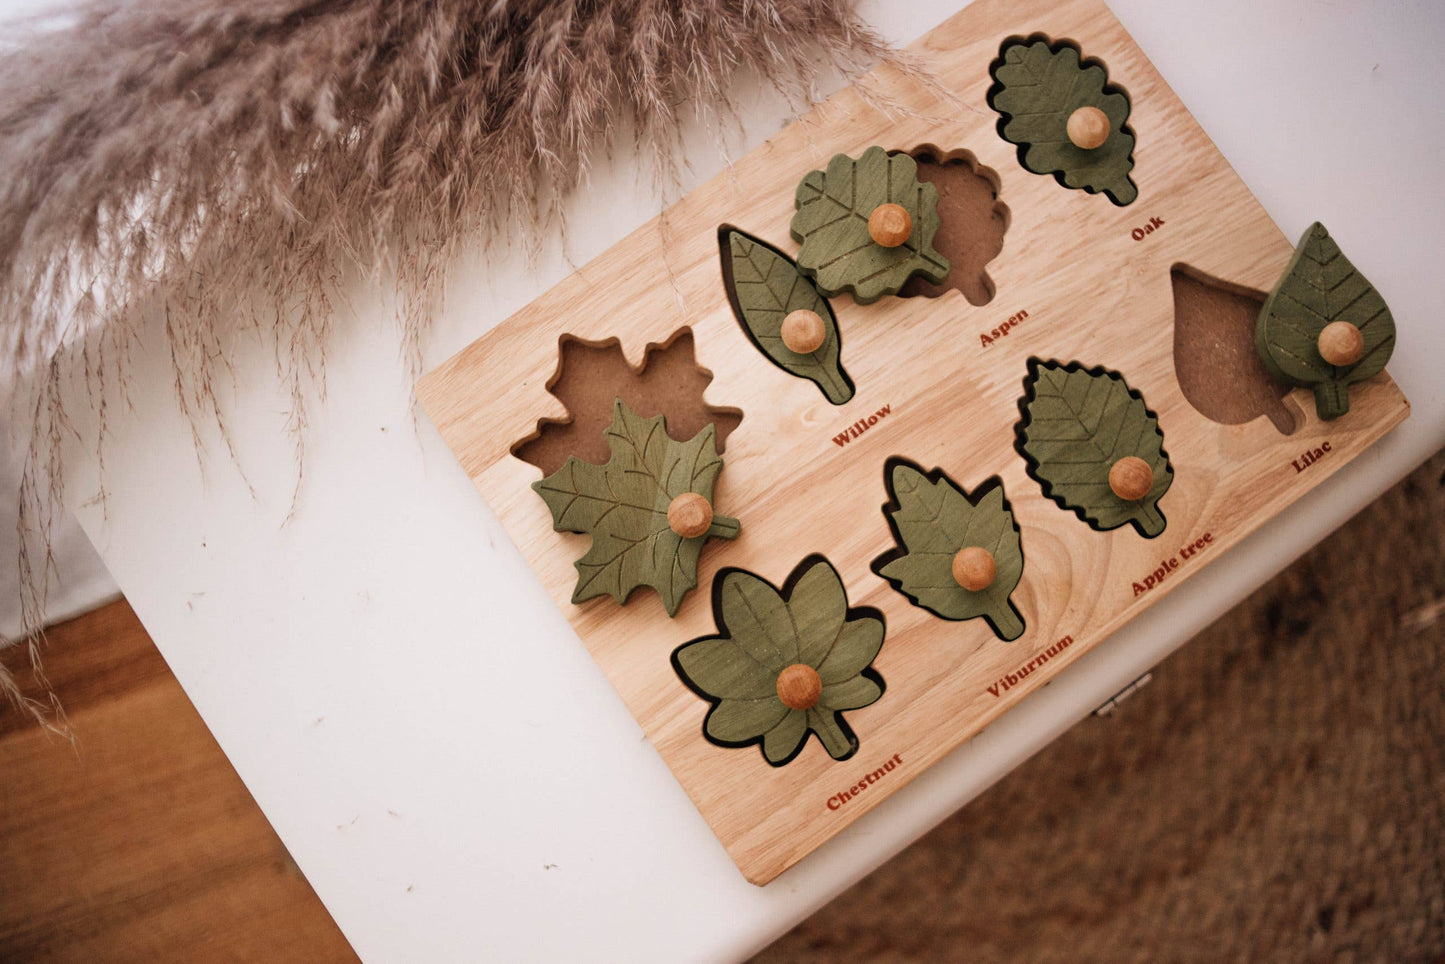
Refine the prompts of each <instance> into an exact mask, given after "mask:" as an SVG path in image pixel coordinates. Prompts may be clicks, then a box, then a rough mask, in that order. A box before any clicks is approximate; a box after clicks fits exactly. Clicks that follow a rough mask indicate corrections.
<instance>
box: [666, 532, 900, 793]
mask: <svg viewBox="0 0 1445 964" xmlns="http://www.w3.org/2000/svg"><path fill="white" fill-rule="evenodd" d="M712 604H713V615H714V617H715V618H716V620H717V628H718V633H717V635H715V636H704V637H702V638H700V639H694V640H692V641H691V642H688V643H684V644H683V645H682V646H679V647H678V648H677V649H676V650H675V651H674V652H673V654H672V665H673V668H674V669H676V670H677V674H678V676H680V677H681V678H682V681H683V682H684V683H686V684H687V686H688V687H689V688H690V689H692V691H693V692H695V693H697V694H698V695H699V696H701V697H702V698H703V699H705V700H707V701H708V702H710V703H712V704H713V706H712V709H711V710H709V711H708V714H707V718H706V719H705V720H704V722H703V735H704V736H706V737H707V739H708V740H709V741H710V742H712V743H715V744H717V745H719V746H726V747H741V746H750V745H752V744H754V743H756V744H759V745H760V746H761V747H762V751H763V757H764V759H766V760H767V761H768V762H769V763H771V764H772V765H773V766H782V765H783V764H785V763H788V762H789V761H791V760H792V759H793V758H794V757H796V756H797V755H798V754H799V753H800V752H802V749H803V746H804V744H806V743H807V741H808V734H809V733H810V732H811V733H816V734H817V736H818V740H819V742H821V743H822V744H823V748H824V749H825V750H827V751H828V755H829V756H831V757H833V759H835V760H844V759H847V758H848V757H850V756H852V755H853V754H854V753H855V752H857V750H858V740H857V738H856V737H855V736H854V734H853V731H852V729H850V728H849V726H848V724H847V722H846V721H845V720H844V719H843V712H844V711H845V710H854V709H859V708H861V707H864V706H868V705H870V704H872V703H875V702H877V701H878V699H879V697H881V696H882V695H883V678H882V677H881V676H879V675H878V673H877V672H875V671H874V670H872V669H871V668H870V667H871V664H872V662H873V660H874V658H875V657H877V655H878V651H879V650H880V649H881V648H882V647H883V614H882V613H881V612H879V611H878V610H876V609H870V608H866V607H864V608H858V609H849V608H848V596H847V593H846V592H845V591H844V589H843V580H842V579H840V578H839V577H838V571H837V570H836V569H834V568H833V565H832V563H830V562H829V561H828V560H827V559H825V558H823V557H822V556H819V555H813V556H809V557H808V558H806V559H804V560H803V561H802V562H800V563H799V564H798V566H797V567H796V568H795V569H794V570H793V572H792V574H791V575H789V576H788V578H787V580H786V581H785V582H784V583H783V587H782V589H781V590H779V589H778V588H776V587H774V586H773V585H772V584H771V583H769V582H767V581H766V580H764V579H761V578H759V577H758V576H755V575H753V574H752V573H750V572H748V571H746V570H743V569H723V570H721V571H720V572H719V573H718V574H717V576H716V578H715V579H714V580H713V587H712ZM800 675H801V676H802V677H803V678H804V679H809V678H811V680H812V682H813V684H814V685H815V689H814V691H813V692H812V694H811V703H809V701H808V700H802V701H799V700H798V699H797V698H796V697H797V692H796V690H790V688H789V687H788V685H787V683H788V681H789V679H790V678H791V679H793V680H796V678H797V677H798V676H800ZM780 679H781V680H782V681H781V682H780ZM785 697H787V699H785ZM802 703H809V705H806V706H804V705H801V704H802Z"/></svg>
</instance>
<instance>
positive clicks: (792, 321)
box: [782, 308, 828, 355]
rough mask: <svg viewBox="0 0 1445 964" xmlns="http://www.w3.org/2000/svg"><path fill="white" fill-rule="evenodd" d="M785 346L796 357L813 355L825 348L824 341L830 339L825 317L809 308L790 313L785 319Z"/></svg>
mask: <svg viewBox="0 0 1445 964" xmlns="http://www.w3.org/2000/svg"><path fill="white" fill-rule="evenodd" d="M782 335H783V344H784V345H787V346H788V351H790V352H792V353H793V354H795V355H811V354H812V353H813V352H815V351H817V350H818V349H819V348H822V347H823V340H824V339H825V338H827V337H828V329H827V327H826V326H824V324H823V316H822V315H820V314H818V313H817V312H816V311H809V310H808V309H807V308H799V309H798V310H797V311H790V312H788V316H787V317H786V318H784V319H783V331H782Z"/></svg>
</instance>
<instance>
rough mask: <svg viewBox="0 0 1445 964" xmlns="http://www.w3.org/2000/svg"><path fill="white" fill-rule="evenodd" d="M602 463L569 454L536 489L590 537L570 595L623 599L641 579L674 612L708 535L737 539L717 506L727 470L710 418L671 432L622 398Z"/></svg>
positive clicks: (564, 524) (561, 527) (566, 522)
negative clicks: (681, 435)
mask: <svg viewBox="0 0 1445 964" xmlns="http://www.w3.org/2000/svg"><path fill="white" fill-rule="evenodd" d="M606 436H607V447H608V449H609V451H610V452H611V458H609V459H608V461H607V463H606V464H605V465H595V464H593V463H591V462H583V461H582V460H581V459H578V458H577V457H576V456H572V457H570V458H568V459H567V461H566V462H565V463H563V465H562V467H561V468H560V469H558V470H557V471H556V472H553V473H552V474H551V475H549V476H547V477H546V478H544V479H542V480H540V481H538V482H534V483H533V484H532V488H533V489H535V490H536V491H537V494H538V495H540V496H541V497H542V501H544V502H546V503H547V508H548V509H549V510H551V513H552V524H553V528H554V529H556V530H557V531H558V532H578V533H586V534H589V535H591V536H592V546H591V548H590V549H588V550H587V553H586V555H584V556H583V557H582V558H581V559H578V560H577V588H576V590H575V591H574V592H573V593H572V601H573V602H574V603H580V602H585V601H586V600H588V599H592V598H593V597H595V596H604V595H607V596H611V597H612V598H614V599H616V600H617V601H618V602H619V603H625V602H626V601H627V598H628V597H629V596H630V595H631V594H632V592H633V590H635V589H636V588H637V587H639V586H651V587H652V588H654V589H656V590H657V593H658V595H659V596H661V597H662V604H663V606H664V607H665V608H666V609H667V614H668V615H669V616H673V615H676V613H677V610H678V607H679V606H680V605H681V604H682V597H683V596H684V595H686V593H687V592H688V590H690V589H692V588H693V587H694V586H696V585H697V561H698V556H699V554H700V553H701V552H702V544H703V542H704V540H706V539H707V538H708V537H715V538H719V539H736V538H737V536H738V531H739V524H738V520H736V519H732V518H729V517H727V516H723V515H715V514H714V513H713V510H712V493H713V485H714V484H715V483H716V481H717V476H718V472H720V471H721V470H722V465H723V462H722V459H721V458H720V457H719V456H718V454H717V445H716V443H715V438H714V429H713V427H712V426H711V425H709V426H707V427H706V428H704V429H703V430H702V431H701V432H699V433H698V434H696V435H694V436H693V437H692V438H690V439H688V440H687V441H685V442H679V441H676V440H674V439H672V438H671V437H669V436H668V434H667V425H666V422H665V421H664V419H663V417H662V416H661V415H658V416H654V417H653V418H642V417H641V416H638V415H636V414H635V413H634V412H633V411H632V409H630V408H628V407H627V404H626V403H625V402H623V401H622V400H621V399H617V400H616V402H615V403H614V408H613V416H612V424H611V425H610V426H609V427H608V428H607V431H606Z"/></svg>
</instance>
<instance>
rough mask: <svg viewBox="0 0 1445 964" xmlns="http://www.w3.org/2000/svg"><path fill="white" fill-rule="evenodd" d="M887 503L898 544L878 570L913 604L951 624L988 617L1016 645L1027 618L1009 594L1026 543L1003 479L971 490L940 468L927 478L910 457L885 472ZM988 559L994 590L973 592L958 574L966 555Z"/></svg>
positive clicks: (893, 461) (1021, 566)
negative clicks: (968, 552) (978, 554)
mask: <svg viewBox="0 0 1445 964" xmlns="http://www.w3.org/2000/svg"><path fill="white" fill-rule="evenodd" d="M883 480H884V485H885V487H886V488H887V490H888V496H889V501H888V502H887V503H885V504H884V506H883V513H884V515H885V516H886V517H887V518H888V526H889V528H890V529H891V530H892V532H893V537H894V539H895V540H896V541H897V546H896V547H895V548H893V549H891V550H889V551H888V552H885V553H884V554H883V555H881V556H879V557H878V558H877V559H875V560H874V561H873V566H872V568H873V571H874V572H875V573H877V574H878V575H879V576H881V577H883V578H884V579H886V580H888V583H889V584H890V585H891V586H893V588H894V589H896V590H898V591H899V592H901V593H903V594H904V595H905V596H907V597H908V599H909V600H910V601H911V602H912V603H913V604H914V605H915V606H921V607H923V608H924V609H927V610H928V611H930V612H932V613H933V614H934V615H936V616H939V617H941V618H943V619H949V620H958V621H961V620H965V619H976V618H978V617H980V616H981V617H983V618H984V620H986V621H987V622H988V624H989V627H990V628H991V629H992V630H993V631H994V633H995V634H996V635H997V636H998V637H999V638H1000V639H1003V640H1014V639H1018V638H1019V637H1020V636H1022V635H1023V632H1024V620H1023V617H1022V615H1020V613H1019V611H1018V607H1016V606H1015V605H1014V604H1013V601H1012V600H1011V599H1009V594H1010V593H1012V592H1013V591H1014V588H1015V587H1016V586H1018V584H1019V580H1020V579H1021V578H1022V577H1023V572H1024V554H1023V542H1022V538H1021V536H1020V531H1019V526H1018V523H1017V522H1016V521H1014V516H1013V510H1012V508H1011V507H1010V506H1009V504H1008V501H1007V499H1006V498H1005V497H1004V490H1003V481H1002V480H1001V479H999V478H998V477H997V476H995V477H994V478H992V479H990V480H988V481H987V482H985V483H984V484H983V485H981V486H979V487H978V488H977V489H976V490H974V492H973V493H968V492H965V491H964V490H963V489H962V488H960V487H959V486H958V484H957V483H955V482H954V481H953V480H952V479H951V478H949V477H948V475H947V474H946V473H944V471H943V470H942V469H937V468H936V469H934V470H933V471H931V472H925V471H924V470H923V468H922V467H921V466H919V465H917V464H916V463H914V462H911V461H909V460H908V459H904V458H898V457H894V458H890V459H889V460H888V461H887V463H885V465H884V466H883ZM979 549H982V550H983V551H985V552H986V553H987V554H988V558H989V560H990V562H991V564H992V565H993V566H994V567H995V571H994V573H993V575H992V578H991V579H990V580H989V581H988V584H987V585H985V586H982V587H981V588H978V589H975V590H970V589H967V588H965V587H964V586H963V585H962V584H961V583H960V582H959V580H958V579H957V578H956V577H955V575H954V560H955V559H956V558H957V557H958V555H959V553H960V552H962V551H964V550H971V551H974V552H977V551H978V550H979Z"/></svg>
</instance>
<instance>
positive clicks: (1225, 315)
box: [1169, 264, 1295, 435]
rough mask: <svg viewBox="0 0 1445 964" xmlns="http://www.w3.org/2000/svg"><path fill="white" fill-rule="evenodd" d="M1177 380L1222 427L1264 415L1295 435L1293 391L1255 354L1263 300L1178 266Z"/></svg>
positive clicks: (1196, 407)
mask: <svg viewBox="0 0 1445 964" xmlns="http://www.w3.org/2000/svg"><path fill="white" fill-rule="evenodd" d="M1169 279H1170V281H1171V283H1172V284H1173V286H1174V375H1175V377H1176V378H1178V379H1179V390H1180V391H1182V392H1183V393H1184V398H1185V400H1186V401H1188V402H1189V404H1190V405H1192V406H1193V407H1194V410H1195V411H1197V412H1198V413H1199V414H1200V415H1203V416H1204V417H1205V418H1207V419H1209V420H1210V421H1211V422H1218V423H1220V424H1221V425H1242V424H1244V423H1245V422H1251V421H1253V420H1254V419H1256V418H1258V417H1259V416H1261V415H1264V416H1266V417H1268V418H1269V420H1270V422H1271V423H1272V424H1273V425H1274V427H1275V428H1276V429H1278V430H1279V431H1280V433H1281V434H1284V435H1289V434H1291V433H1293V432H1294V429H1295V420H1294V414H1293V412H1292V410H1291V409H1290V408H1289V407H1288V406H1286V405H1285V403H1284V401H1283V399H1284V397H1285V396H1286V395H1288V394H1289V393H1290V386H1288V385H1284V384H1281V383H1279V382H1277V381H1275V380H1274V379H1273V378H1272V377H1270V374H1269V371H1268V370H1267V369H1266V368H1265V367H1264V362H1262V361H1260V360H1259V354H1258V353H1257V352H1256V351H1255V350H1254V327H1255V321H1256V319H1258V318H1259V307H1260V305H1262V304H1264V295H1263V294H1262V293H1260V292H1258V291H1251V290H1250V289H1248V288H1241V287H1240V286H1238V285H1232V284H1229V283H1228V282H1225V281H1220V280H1219V279H1218V278H1211V277H1210V276H1209V275H1207V274H1205V273H1203V272H1202V271H1196V270H1194V269H1193V268H1191V267H1189V266H1187V265H1182V264H1176V265H1175V266H1174V268H1173V269H1172V270H1171V271H1170V272H1169Z"/></svg>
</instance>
